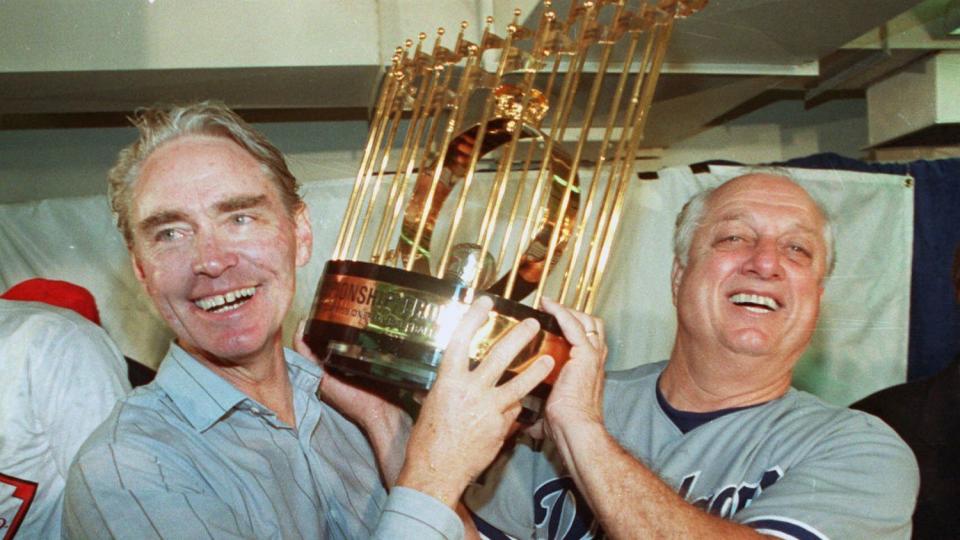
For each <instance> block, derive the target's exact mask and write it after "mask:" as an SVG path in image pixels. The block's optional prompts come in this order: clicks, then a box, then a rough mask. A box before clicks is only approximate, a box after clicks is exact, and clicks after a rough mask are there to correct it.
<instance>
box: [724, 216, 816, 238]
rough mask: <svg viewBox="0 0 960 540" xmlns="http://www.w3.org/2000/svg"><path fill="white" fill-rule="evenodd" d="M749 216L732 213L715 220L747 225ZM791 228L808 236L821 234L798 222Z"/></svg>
mask: <svg viewBox="0 0 960 540" xmlns="http://www.w3.org/2000/svg"><path fill="white" fill-rule="evenodd" d="M750 215H751V214H750V213H749V212H732V213H729V214H724V215H721V216H720V218H719V219H718V220H717V223H725V222H729V221H743V222H745V223H749V222H750V220H749V219H748V218H749V217H750ZM791 226H792V227H794V228H796V229H798V230H800V231H803V232H805V233H808V234H812V235H818V234H822V233H821V232H818V231H817V229H815V228H813V227H808V226H806V225H804V224H802V223H800V222H794V223H792V224H791Z"/></svg>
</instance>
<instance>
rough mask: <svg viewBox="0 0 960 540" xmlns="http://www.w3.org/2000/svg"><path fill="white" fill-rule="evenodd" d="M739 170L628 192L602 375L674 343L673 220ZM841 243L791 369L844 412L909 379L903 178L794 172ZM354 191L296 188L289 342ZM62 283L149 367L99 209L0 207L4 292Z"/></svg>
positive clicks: (148, 345) (135, 310)
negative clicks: (34, 283) (300, 246)
mask: <svg viewBox="0 0 960 540" xmlns="http://www.w3.org/2000/svg"><path fill="white" fill-rule="evenodd" d="M740 172H742V169H739V168H736V167H712V168H711V169H710V172H709V173H704V174H697V175H695V174H693V173H691V172H690V169H689V168H688V167H675V168H669V169H664V170H662V171H661V172H660V174H659V178H658V179H656V180H644V181H639V182H638V183H636V184H634V185H633V186H631V190H630V191H629V193H628V201H627V204H626V207H625V215H624V219H623V221H622V224H621V229H620V234H619V238H618V242H619V244H618V245H617V247H616V248H615V250H616V252H615V255H614V256H613V258H612V260H611V263H610V267H609V268H608V270H607V274H606V276H607V277H606V279H605V282H604V286H603V290H602V291H601V296H600V301H599V303H598V306H599V307H598V314H599V315H601V316H603V317H604V318H605V320H606V324H607V328H608V331H607V335H608V337H609V340H610V349H611V357H610V359H609V362H608V365H609V368H610V369H621V368H626V367H631V366H634V365H637V364H641V363H646V362H652V361H656V360H661V359H664V358H666V357H667V356H668V355H669V352H670V347H671V346H672V342H673V334H674V331H675V329H676V322H675V314H674V307H673V304H672V301H671V298H670V269H671V264H672V259H673V255H672V251H671V249H672V248H671V241H672V229H673V223H674V217H675V216H676V213H677V212H678V211H679V209H680V207H681V206H682V205H683V203H684V202H685V201H686V200H687V199H688V198H689V197H690V196H691V195H692V194H693V193H695V192H696V191H698V190H699V189H702V188H704V187H708V186H714V185H717V184H719V183H721V182H722V181H724V180H726V179H728V178H731V177H733V176H736V175H737V174H739V173H740ZM789 172H790V173H791V174H792V176H794V178H796V179H797V180H798V181H799V182H800V183H802V184H803V185H804V186H806V187H807V188H808V189H809V191H810V192H811V193H812V194H813V195H814V196H815V197H816V198H818V199H819V200H820V201H821V202H822V203H823V204H824V206H825V207H826V209H827V211H828V213H830V215H831V216H832V217H833V219H834V223H835V227H836V230H837V254H838V257H837V266H836V269H835V271H834V274H833V276H832V277H831V278H830V279H829V280H828V282H827V287H826V292H825V294H824V298H823V305H822V311H821V318H820V324H819V326H818V329H817V331H816V333H815V335H814V338H813V343H812V344H811V347H810V349H809V350H808V351H807V353H806V355H805V356H804V358H803V359H802V360H801V362H800V364H799V365H798V367H797V371H796V377H795V383H796V385H797V386H799V387H801V388H804V389H807V390H810V391H813V392H814V393H817V394H818V395H820V396H822V397H824V398H825V399H828V400H830V401H833V402H835V403H841V404H846V403H849V402H851V401H853V400H855V399H858V398H860V397H862V396H865V395H867V394H869V393H871V392H873V391H875V390H877V389H879V388H883V387H885V386H889V385H891V384H894V383H898V382H902V381H903V380H904V378H905V376H906V362H907V335H908V324H909V305H910V304H909V299H910V269H911V251H912V238H913V190H912V188H911V186H912V182H911V181H910V179H909V178H908V177H904V176H897V175H878V174H865V173H854V172H846V171H815V170H802V169H791V170H789ZM351 187H352V180H338V181H322V182H312V183H306V184H305V185H304V190H303V191H304V198H305V199H306V201H307V204H308V205H309V208H310V214H311V220H312V222H313V226H314V253H313V259H312V261H311V262H310V263H309V264H308V265H307V266H306V267H304V268H303V269H301V270H300V272H299V273H298V280H299V281H298V283H299V287H298V295H297V297H296V300H295V304H294V307H293V309H292V310H291V313H290V316H289V317H288V318H287V321H286V326H285V328H286V330H287V339H289V336H290V333H291V332H292V331H293V329H294V328H296V323H297V320H298V319H299V318H302V317H304V316H305V315H306V314H307V313H308V311H309V309H310V304H311V302H312V299H313V292H314V287H315V285H316V282H317V279H318V278H319V276H320V274H321V273H322V271H323V264H324V263H325V261H326V260H327V258H328V257H329V254H330V253H331V251H332V247H333V242H334V240H335V237H336V234H337V231H338V229H339V224H340V218H341V216H342V214H343V209H344V206H345V203H346V200H347V198H348V197H349V194H350V189H351ZM34 276H41V277H46V278H51V279H62V280H67V281H72V282H74V283H77V284H79V285H82V286H84V287H87V288H88V289H89V290H90V291H91V292H92V293H93V294H94V295H95V296H96V298H97V299H98V303H99V306H100V315H101V319H102V321H103V325H104V327H105V328H106V329H107V331H108V332H109V333H110V335H111V336H113V337H114V339H115V340H116V341H117V343H118V345H119V346H120V348H121V350H123V351H124V353H125V354H127V355H128V356H131V357H134V358H137V359H139V360H140V361H142V362H144V363H146V364H150V365H156V364H157V363H158V362H159V361H160V359H161V358H162V356H163V354H164V352H165V351H166V347H167V344H168V342H169V339H170V334H169V332H168V331H167V330H166V329H165V327H164V325H163V323H162V322H161V321H160V319H159V317H158V316H157V315H156V313H155V311H154V310H153V308H152V307H151V306H150V302H149V299H148V298H147V297H146V295H145V294H144V293H143V292H142V290H141V289H140V285H139V284H138V283H137V281H136V279H135V278H134V276H133V273H132V271H131V268H130V263H129V259H128V256H127V252H126V247H125V246H124V244H123V241H122V239H121V236H120V234H119V233H118V232H117V231H116V229H115V228H114V226H113V218H112V216H111V215H110V212H109V209H108V205H107V202H106V198H105V197H86V198H75V199H56V200H44V201H41V202H39V203H26V204H17V205H4V206H0V288H2V289H4V290H5V289H6V288H8V287H10V286H11V285H13V284H15V283H17V282H19V281H21V280H23V279H27V278H30V277H34Z"/></svg>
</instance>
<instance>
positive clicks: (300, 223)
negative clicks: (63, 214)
mask: <svg viewBox="0 0 960 540" xmlns="http://www.w3.org/2000/svg"><path fill="white" fill-rule="evenodd" d="M136 123H137V127H138V128H139V129H140V138H139V139H138V141H136V142H135V143H134V144H133V145H131V146H130V147H128V148H126V149H124V150H123V151H122V152H121V153H120V157H119V160H118V163H117V165H116V166H115V167H114V168H113V169H112V170H111V172H110V182H111V204H112V206H113V209H114V211H115V212H116V214H117V218H118V225H119V227H120V229H121V231H122V232H123V234H124V237H125V239H126V241H127V245H128V247H129V249H130V257H131V261H132V263H133V269H134V272H135V274H136V276H137V278H138V279H139V280H140V282H141V283H142V284H143V286H144V288H145V289H146V291H147V293H148V294H149V295H150V297H151V299H152V300H153V303H154V305H155V306H156V308H157V310H158V311H159V313H160V314H161V316H162V317H163V318H164V320H165V321H166V323H167V324H168V325H169V326H170V328H171V329H172V330H173V332H174V334H175V335H176V342H175V343H174V344H173V345H172V346H171V348H170V351H169V352H168V353H167V356H166V358H165V359H164V361H163V363H162V364H161V367H160V370H159V373H158V375H157V378H156V380H155V381H154V382H153V383H152V384H150V385H147V386H145V387H143V388H141V389H139V390H137V391H136V392H134V393H133V394H132V395H130V396H129V397H128V398H126V399H124V400H123V401H121V402H120V404H119V405H118V407H117V408H116V409H115V410H114V412H113V414H112V415H111V417H110V418H108V419H107V421H106V422H105V423H104V424H103V425H102V426H101V427H100V428H99V429H98V430H97V431H96V432H95V433H94V434H93V435H92V436H91V438H90V439H89V440H88V441H87V443H86V444H85V445H84V446H83V448H82V449H81V450H80V452H79V454H78V457H77V459H76V460H75V462H74V464H73V466H72V467H71V471H70V476H69V480H68V484H67V488H66V497H65V503H64V518H63V524H64V533H65V535H66V536H68V537H74V538H102V537H125V538H137V539H140V538H205V537H213V538H367V537H377V538H424V539H425V538H457V537H460V536H462V534H463V528H462V525H461V523H460V521H459V519H458V518H457V516H456V514H455V513H454V511H453V507H454V506H455V505H456V502H457V500H458V499H459V497H460V494H461V493H462V491H463V490H464V488H465V487H466V485H467V484H468V483H469V482H470V481H471V479H472V478H474V477H475V476H476V475H477V474H479V472H480V471H481V470H482V469H483V468H484V467H485V466H486V465H487V464H488V463H489V462H490V461H491V460H492V459H493V457H494V455H495V454H496V451H497V450H498V449H499V447H500V445H501V444H502V441H503V438H504V436H505V435H506V433H507V430H508V428H509V426H510V425H511V423H512V422H513V420H514V418H516V415H517V413H518V412H519V409H520V406H519V400H520V399H521V398H522V397H523V396H524V395H525V394H526V393H527V392H529V390H530V389H532V388H533V387H534V386H535V385H536V384H538V383H539V382H540V381H541V380H542V379H543V378H544V377H545V376H546V375H547V373H548V372H549V371H550V369H551V368H552V365H553V361H552V360H551V359H549V358H546V357H545V358H542V359H540V360H539V361H538V362H537V363H536V364H535V365H534V366H533V367H532V368H531V369H529V370H527V371H525V372H524V373H523V374H521V375H519V376H517V377H515V378H514V379H512V380H511V381H510V382H508V383H506V384H504V385H501V386H496V382H497V381H498V379H499V377H500V374H501V372H502V371H503V370H504V369H505V367H506V364H507V363H508V362H509V361H510V359H511V358H512V357H513V356H514V355H515V354H516V352H518V351H519V350H520V349H521V348H522V347H523V346H524V345H525V344H526V342H528V341H529V340H530V339H532V337H533V336H534V334H535V332H536V330H537V324H536V323H535V322H534V321H526V322H524V323H521V324H519V325H517V327H516V328H515V329H514V330H513V331H512V332H511V333H510V334H508V336H507V337H506V338H505V339H503V340H501V341H500V342H498V344H497V345H496V346H495V347H493V348H492V350H491V353H490V355H489V356H488V359H487V360H486V361H484V362H481V364H480V366H479V367H478V368H477V369H474V370H472V371H471V370H470V369H469V361H468V358H467V356H468V354H467V353H468V348H469V343H470V339H471V337H472V335H473V334H474V333H475V332H476V331H477V329H479V328H480V326H481V325H482V323H483V322H484V321H485V320H486V318H487V313H488V311H489V309H490V301H489V300H488V299H481V300H478V301H477V302H475V303H474V305H473V306H472V307H471V308H470V310H468V312H467V314H466V315H465V316H464V318H463V321H462V322H461V325H460V328H459V331H458V332H457V335H456V336H455V337H454V339H453V340H452V343H451V344H450V346H449V348H448V349H447V352H446V354H445V357H444V360H443V363H442V366H441V368H440V373H439V376H438V380H437V383H436V385H435V386H434V387H433V389H432V391H431V392H430V394H429V396H428V398H427V400H426V402H425V403H424V407H423V411H422V413H421V415H420V418H419V419H418V421H417V423H416V425H414V427H413V429H412V431H411V432H410V435H409V442H406V441H405V435H404V434H405V433H407V429H406V428H407V426H404V425H400V423H401V422H402V419H401V417H399V416H398V415H396V414H393V413H392V411H387V410H386V408H387V407H388V405H386V404H385V403H383V402H381V401H378V400H375V399H373V398H372V397H369V396H365V395H364V394H362V393H357V392H354V393H352V394H351V393H349V392H344V391H343V390H344V387H343V386H342V383H337V381H335V380H333V379H331V378H329V377H328V376H326V375H324V374H323V372H322V369H321V368H320V367H319V366H318V365H316V364H315V363H313V362H310V361H309V360H307V359H305V358H304V357H302V356H300V355H299V354H297V353H295V352H294V351H291V350H286V349H284V348H283V347H282V346H281V324H282V321H283V319H284V317H285V315H286V314H287V310H288V309H289V307H290V304H291V301H292V298H293V295H294V290H295V286H296V284H295V270H296V268H297V267H298V266H302V265H304V264H306V263H307V261H308V260H309V258H310V250H311V244H312V231H311V226H310V220H309V216H308V214H307V208H306V205H305V204H304V203H303V201H302V200H301V199H300V196H299V195H298V193H297V182H296V180H295V179H294V178H293V176H292V175H291V174H290V172H289V170H288V169H287V166H286V163H285V162H284V159H283V157H282V155H281V154H280V152H279V150H277V149H276V148H274V147H273V146H272V145H271V144H270V143H269V142H267V141H266V139H264V138H263V136H262V135H260V134H259V133H257V132H255V131H254V130H252V129H251V128H250V127H249V126H247V125H246V124H245V123H244V122H243V121H242V120H241V119H240V118H239V117H237V116H236V115H235V114H234V113H232V112H231V111H229V110H228V109H226V108H225V107H222V106H218V105H216V104H209V103H200V104H196V105H191V106H187V107H175V108H172V109H169V110H161V109H154V110H147V111H144V112H142V113H140V114H139V116H138V118H137V120H136ZM320 389H322V390H323V391H324V392H328V391H329V392H330V393H332V394H333V395H341V396H343V395H347V397H348V399H343V400H341V401H340V402H338V405H339V406H340V408H341V410H342V411H343V412H345V413H347V414H350V412H351V410H360V409H362V410H365V412H366V413H371V412H373V414H367V415H365V416H364V418H367V419H368V421H370V422H377V424H378V425H377V426H376V429H368V428H370V427H371V426H370V425H360V426H358V425H356V424H353V423H351V422H350V421H349V420H347V419H346V418H345V417H344V416H343V415H341V414H340V412H338V411H337V410H335V409H333V408H332V407H330V406H328V405H327V404H325V403H322V402H321V401H320V400H319V398H318V394H319V390H320ZM338 391H339V392H338ZM377 407H383V408H384V414H383V415H379V416H378V415H377V414H376V411H371V408H374V409H375V408H377ZM378 418H379V420H378ZM384 423H387V424H390V425H387V426H384V425H383V424H384ZM363 431H368V432H369V433H370V439H369V440H368V439H367V438H365V436H364V433H363ZM405 442H406V444H404V443H405ZM404 446H406V449H407V452H406V459H405V460H404V459H403V455H404V453H403V449H404ZM378 463H379V464H380V465H379V466H378ZM388 488H389V491H388Z"/></svg>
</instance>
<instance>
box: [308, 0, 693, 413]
mask: <svg viewBox="0 0 960 540" xmlns="http://www.w3.org/2000/svg"><path fill="white" fill-rule="evenodd" d="M705 4H706V0H659V1H657V2H654V1H648V0H634V1H628V0H595V1H586V2H584V1H573V2H571V3H570V7H569V11H568V12H567V13H566V16H565V17H563V16H561V15H559V14H558V13H557V11H555V9H554V7H553V6H552V5H551V3H550V2H549V1H544V3H543V4H542V6H540V7H539V8H538V10H537V11H536V12H535V13H534V14H533V15H531V16H530V17H529V18H528V21H531V20H532V21H534V22H536V28H535V29H534V28H528V27H527V26H524V25H523V24H522V23H521V22H520V12H519V10H517V11H515V12H514V19H513V21H512V22H511V23H510V24H508V25H507V27H506V32H505V33H504V34H503V35H499V34H496V33H495V32H494V29H493V28H494V21H493V19H492V18H487V24H486V27H485V28H484V30H483V32H482V36H481V39H480V42H479V43H473V42H470V41H468V40H467V39H465V38H464V30H465V29H466V26H467V25H466V23H462V24H461V28H460V32H459V34H458V35H457V37H456V38H455V40H453V43H452V46H451V47H447V46H445V45H444V37H445V32H444V29H442V28H441V29H439V30H438V31H437V36H436V39H435V40H434V41H433V44H432V46H430V45H429V44H428V40H427V35H426V34H420V36H419V40H418V42H417V43H416V45H415V46H414V43H413V42H412V41H409V40H408V41H407V43H406V44H405V46H403V47H398V48H397V51H396V54H395V55H394V57H393V62H392V65H391V66H390V67H389V68H388V69H387V70H386V73H385V75H384V77H383V82H382V84H381V88H380V93H379V97H378V99H377V102H376V108H375V111H374V116H373V119H372V125H371V129H370V134H369V138H368V140H367V144H366V147H365V149H364V153H363V157H362V159H361V162H360V168H359V171H358V173H357V177H356V182H355V184H354V188H353V192H352V194H351V195H350V198H349V201H348V203H347V210H346V213H345V215H344V218H343V222H342V225H341V229H340V233H339V235H338V237H337V242H336V247H335V250H334V253H333V256H332V257H331V259H330V261H328V262H327V264H326V267H325V269H324V274H323V276H322V277H321V278H320V282H319V284H318V287H317V292H316V297H315V300H314V304H313V309H312V313H311V317H310V319H309V320H308V326H307V329H306V334H305V341H306V343H307V344H308V345H309V346H310V347H311V349H312V350H313V351H314V352H315V353H316V354H317V355H318V357H320V358H321V359H324V362H325V365H326V367H327V368H328V369H331V370H332V371H334V372H337V373H339V374H342V375H348V376H356V377H361V378H362V379H365V380H368V381H375V382H376V384H378V385H387V386H389V387H393V388H403V389H410V390H426V389H429V388H430V386H431V385H432V384H433V382H434V380H435V378H436V372H437V366H438V364H439V362H440V359H441V357H442V355H443V351H444V349H445V348H446V346H447V344H448V343H449V340H450V337H451V334H452V332H453V330H454V328H455V327H456V325H457V323H458V322H459V320H460V318H461V316H462V315H463V313H464V312H465V311H466V309H467V307H468V306H469V304H470V303H471V302H472V301H473V300H474V299H475V298H476V297H477V296H478V295H486V296H489V297H490V298H491V299H492V300H493V303H494V309H493V310H492V311H491V313H490V315H489V319H488V321H487V324H486V325H485V326H484V328H482V329H481V330H480V331H479V332H478V333H477V335H476V337H475V339H474V342H473V345H472V348H471V358H473V359H474V361H475V362H479V361H480V359H481V358H483V356H484V353H485V352H486V351H487V350H488V349H489V348H490V346H491V345H492V344H494V343H496V341H497V340H498V339H499V338H500V337H501V336H502V335H503V334H504V333H505V332H506V331H508V330H509V329H510V328H511V327H512V326H513V325H514V324H516V323H517V322H518V321H521V320H523V319H525V318H528V317H533V318H536V319H538V320H539V322H540V327H541V330H540V333H539V335H538V336H537V337H536V338H535V339H534V340H533V341H532V342H531V343H530V344H529V345H528V346H527V347H526V349H524V350H523V351H522V352H521V353H520V354H519V355H518V356H517V357H516V358H515V359H514V361H513V363H512V364H511V366H510V368H509V369H508V371H507V373H506V374H505V377H506V378H509V377H512V376H513V375H515V374H516V373H519V372H520V371H522V370H523V369H524V368H525V367H526V366H527V365H529V364H530V363H531V362H532V361H533V360H535V359H536V358H538V357H539V356H541V355H543V354H550V355H551V356H553V357H554V359H555V360H556V364H555V368H554V371H553V373H551V375H550V376H549V377H547V379H546V381H545V382H544V384H542V385H540V387H538V388H537V389H535V390H534V391H533V392H532V393H531V396H529V397H528V398H527V400H526V401H525V402H524V412H523V413H522V414H521V420H522V421H527V422H531V421H533V420H534V419H535V418H536V417H537V416H538V415H539V408H540V405H541V404H542V403H543V400H544V399H545V398H546V396H547V395H548V394H549V390H550V384H551V383H552V382H553V381H554V380H555V378H556V375H557V373H559V370H560V369H561V368H562V366H563V364H564V362H565V360H566V358H567V357H568V353H569V349H570V345H569V344H568V343H567V342H566V340H565V339H564V338H563V337H562V334H561V332H560V328H559V325H558V324H557V321H556V320H555V319H554V318H553V316H551V315H549V314H547V313H545V312H543V311H540V310H539V309H538V308H539V306H540V302H541V299H542V297H543V296H544V295H549V296H551V297H552V298H555V299H556V300H558V301H559V302H560V303H562V304H566V305H568V306H570V307H573V308H575V309H578V310H581V311H585V312H587V313H590V312H592V311H593V309H594V305H595V302H596V298H597V290H598V287H599V286H600V282H601V279H602V277H603V275H604V270H605V267H606V264H607V261H608V258H609V255H610V252H611V250H612V249H613V248H614V238H615V236H616V231H617V225H618V223H619V221H620V217H621V212H622V208H623V202H624V196H625V194H626V189H627V187H628V185H629V180H630V178H631V177H632V172H633V156H634V155H635V154H636V151H637V149H638V147H639V144H640V141H641V140H642V138H643V129H644V124H645V122H646V119H647V112H648V111H649V109H650V105H651V103H652V101H653V95H654V88H655V86H656V83H657V78H658V75H659V72H660V67H661V64H662V63H663V58H664V55H665V53H666V45H667V42H668V40H669V38H670V33H671V29H672V28H673V23H674V20H675V19H676V18H679V17H684V16H687V15H689V14H691V13H694V12H696V11H698V10H699V9H701V8H702V7H703V6H704V5H705Z"/></svg>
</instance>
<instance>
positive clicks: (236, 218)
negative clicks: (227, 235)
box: [230, 214, 253, 225]
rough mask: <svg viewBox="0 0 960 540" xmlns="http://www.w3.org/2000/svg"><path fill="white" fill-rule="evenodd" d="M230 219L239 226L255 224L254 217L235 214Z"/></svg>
mask: <svg viewBox="0 0 960 540" xmlns="http://www.w3.org/2000/svg"><path fill="white" fill-rule="evenodd" d="M230 219H231V220H232V221H233V222H234V223H236V224H237V225H246V224H248V223H251V222H253V216H250V215H247V214H234V215H233V216H231V217H230Z"/></svg>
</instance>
